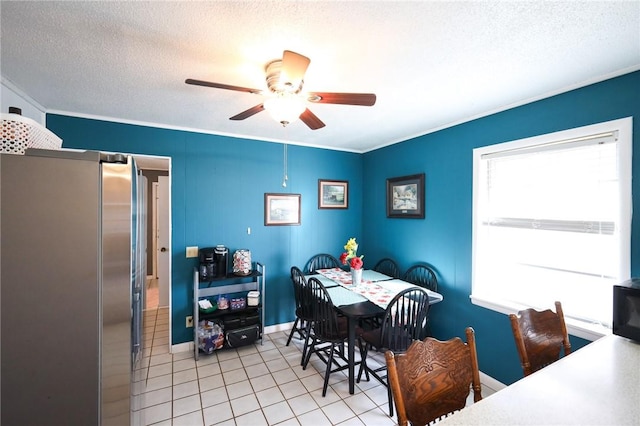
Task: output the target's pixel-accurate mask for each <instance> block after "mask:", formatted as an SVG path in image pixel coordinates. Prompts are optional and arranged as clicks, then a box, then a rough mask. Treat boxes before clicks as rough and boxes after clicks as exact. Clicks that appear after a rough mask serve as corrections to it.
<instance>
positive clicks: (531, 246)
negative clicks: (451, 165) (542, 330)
mask: <svg viewBox="0 0 640 426" xmlns="http://www.w3.org/2000/svg"><path fill="white" fill-rule="evenodd" d="M631 124H632V120H631V118H625V119H621V120H615V121H610V122H606V123H601V124H596V125H592V126H586V127H581V128H576V129H571V130H567V131H563V132H557V133H552V134H548V135H543V136H538V137H534V138H528V139H522V140H518V141H513V142H506V143H502V144H498V145H493V146H488V147H483V148H478V149H475V150H474V153H473V166H474V172H473V173H474V175H473V176H474V188H473V192H474V194H473V195H474V200H473V282H472V295H471V298H472V301H473V303H475V304H477V305H481V306H485V307H488V308H491V309H494V310H497V311H499V312H503V313H509V312H515V311H517V310H519V309H524V308H527V307H534V308H536V309H540V308H551V307H552V306H553V302H554V301H555V300H559V301H561V302H562V308H563V311H564V314H565V317H566V319H567V325H568V326H569V328H570V331H571V333H572V334H575V335H578V336H580V337H585V338H588V339H591V340H593V338H597V337H598V336H600V335H602V334H603V333H604V332H606V328H610V327H611V319H612V289H611V287H612V286H613V285H614V284H618V283H620V282H621V281H624V280H625V279H628V278H629V276H630V250H631V248H630V241H631V206H632V202H631V144H632V143H631ZM599 329H600V330H599ZM603 330H604V331H603Z"/></svg>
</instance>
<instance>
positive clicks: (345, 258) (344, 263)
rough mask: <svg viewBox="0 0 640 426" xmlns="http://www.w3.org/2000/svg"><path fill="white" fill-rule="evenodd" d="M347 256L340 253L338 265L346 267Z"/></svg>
mask: <svg viewBox="0 0 640 426" xmlns="http://www.w3.org/2000/svg"><path fill="white" fill-rule="evenodd" d="M347 256H348V254H347V253H342V254H341V255H340V263H342V264H343V265H346V264H347Z"/></svg>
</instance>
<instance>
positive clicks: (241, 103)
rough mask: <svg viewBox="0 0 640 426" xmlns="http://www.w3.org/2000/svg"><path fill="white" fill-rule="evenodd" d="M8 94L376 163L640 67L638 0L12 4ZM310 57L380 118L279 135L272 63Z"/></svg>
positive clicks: (342, 115)
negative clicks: (428, 136) (267, 75)
mask: <svg viewBox="0 0 640 426" xmlns="http://www.w3.org/2000/svg"><path fill="white" fill-rule="evenodd" d="M0 19H1V21H0V29H1V37H2V38H1V39H0V43H1V44H0V47H1V58H0V60H1V62H0V71H1V74H2V78H3V81H4V82H7V84H10V85H11V86H12V87H15V88H17V89H18V90H20V91H22V92H23V93H24V94H27V95H28V96H30V97H31V98H33V99H34V100H36V101H37V102H38V103H40V104H41V105H42V106H44V107H45V108H46V109H47V111H48V112H59V113H69V114H74V115H75V114H78V115H83V116H95V117H98V118H104V119H113V120H119V121H125V122H138V123H148V124H151V125H160V126H168V127H175V128H180V129H193V130H197V131H203V132H208V133H215V134H222V135H232V136H233V135H237V136H240V137H249V138H254V139H261V140H267V141H287V142H290V143H298V144H303V145H310V146H321V147H325V148H330V149H340V150H351V151H355V152H365V151H367V150H371V149H373V148H376V147H380V146H385V145H388V144H391V143H395V142H398V141H401V140H406V139H408V138H411V137H413V136H418V135H422V134H425V133H429V132H432V131H434V130H437V129H440V128H443V127H447V126H450V125H452V124H456V123H460V122H463V121H466V120H469V119H471V118H475V117H479V116H483V115H486V114H489V113H491V112H496V111H499V110H503V109H506V108H508V107H512V106H514V105H519V104H522V103H525V102H528V101H531V100H535V99H540V98H542V97H546V96H549V95H552V94H556V93H559V92H562V91H565V90H568V89H572V88H576V87H580V86H583V85H586V84H590V83H593V82H596V81H600V80H603V79H606V78H609V77H612V76H615V75H619V74H623V73H626V72H629V71H633V70H637V69H640V1H627V2H622V1H604V2H594V1H571V2H569V1H562V2H547V1H545V2H539V1H534V2H496V1H491V2H488V1H487V2H431V1H423V2H420V1H412V2H398V1H372V2H346V1H344V2H335V1H333V2H306V1H304V2H303V1H295V2H290V1H287V2H285V1H272V2H269V1H259V2H257V1H253V2H252V1H249V2H240V1H233V2H218V1H208V2H191V1H182V2H160V1H157V2H141V1H125V2H106V1H98V2H90V1H77V2H70V1H61V2H57V1H43V2H35V1H11V2H8V1H2V2H1V3H0ZM285 49H288V50H293V51H296V52H299V53H302V54H303V55H306V56H308V57H309V58H311V65H310V66H309V69H308V71H307V74H306V77H305V89H306V90H309V91H327V92H366V93H370V92H373V93H375V94H376V95H377V97H378V98H377V103H376V105H375V106H373V107H360V106H345V105H327V104H310V106H309V108H310V109H311V110H312V111H313V112H314V113H315V114H316V115H317V116H318V117H319V118H320V119H321V120H322V121H324V123H325V124H326V127H324V128H322V129H320V130H315V131H312V130H310V129H308V128H307V127H306V126H305V125H304V124H303V123H302V122H300V121H297V122H295V123H292V124H291V125H289V126H288V127H287V128H282V126H280V125H279V124H278V123H276V122H275V121H273V120H272V119H271V117H270V116H269V115H268V114H267V113H266V112H261V113H259V114H257V115H254V116H253V117H250V118H248V119H246V120H244V121H231V120H229V117H231V116H233V115H235V114H237V113H239V112H241V111H244V110H246V109H248V108H250V107H252V106H254V105H256V104H260V103H261V102H262V97H261V96H260V95H254V94H249V93H241V92H234V91H228V90H221V89H212V88H206V87H198V86H191V85H186V84H185V83H184V80H185V79H186V78H194V79H200V80H209V81H215V82H218V83H225V84H231V85H237V86H245V87H255V88H258V89H263V88H265V87H266V84H265V81H264V66H265V65H266V64H267V63H268V62H270V61H271V60H274V59H279V58H281V56H282V51H283V50H285Z"/></svg>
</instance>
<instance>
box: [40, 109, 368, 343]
mask: <svg viewBox="0 0 640 426" xmlns="http://www.w3.org/2000/svg"><path fill="white" fill-rule="evenodd" d="M47 127H48V128H49V129H50V130H52V131H53V132H54V133H55V134H57V135H58V136H59V137H61V138H62V139H63V147H64V148H77V149H93V150H104V151H114V152H129V153H137V154H147V155H162V156H168V157H171V160H172V169H171V189H172V192H171V196H172V199H171V215H172V233H171V235H172V247H171V249H172V273H171V276H172V287H171V290H172V294H171V297H172V299H171V303H172V308H173V310H172V343H173V344H178V343H182V342H187V341H189V340H191V339H192V336H193V335H192V329H187V328H185V327H184V322H185V321H184V318H185V316H187V315H191V314H192V307H191V303H192V300H193V299H192V297H193V291H192V276H193V268H194V267H196V265H197V259H187V258H186V257H185V247H187V246H198V247H208V246H214V245H216V244H224V245H225V246H227V247H228V248H229V251H230V253H233V251H234V250H236V249H249V250H251V258H252V260H253V261H259V262H261V263H264V264H265V265H266V268H267V290H266V292H265V298H266V305H267V310H266V325H267V326H268V325H273V324H280V323H286V322H290V321H293V320H294V318H295V316H294V300H293V289H292V286H291V281H290V279H289V268H290V267H291V266H292V265H297V266H299V267H300V268H303V267H304V265H305V263H306V261H307V260H308V259H309V258H310V257H311V256H312V255H314V254H316V253H319V252H327V253H333V254H335V255H336V256H337V255H339V254H340V252H341V250H342V246H343V245H344V244H345V242H346V241H347V239H348V238H349V237H351V236H355V237H360V235H361V232H362V229H361V226H362V225H361V223H362V220H361V217H362V195H361V191H360V188H362V156H361V155H359V154H353V153H345V152H338V151H329V150H322V149H317V148H305V147H300V146H289V147H288V151H289V152H288V157H289V165H288V177H289V181H288V185H287V188H286V191H285V188H283V187H282V177H283V176H282V175H283V146H282V145H281V144H277V143H266V142H258V141H254V140H247V139H235V138H229V137H222V136H213V135H206V134H199V133H193V132H183V131H175V130H166V129H158V128H152V127H144V126H135V125H129V124H121V123H113V122H106V121H98V120H89V119H84V118H74V117H68V116H62V115H54V114H50V115H48V116H47ZM318 179H332V180H347V181H349V184H350V188H352V190H351V191H350V197H349V209H347V210H319V209H318V198H317V191H318ZM266 192H269V193H271V192H273V193H284V192H287V193H298V194H301V199H302V209H301V212H302V213H301V225H300V226H264V193H266ZM247 227H251V235H247Z"/></svg>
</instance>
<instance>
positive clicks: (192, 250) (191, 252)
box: [187, 246, 198, 257]
mask: <svg viewBox="0 0 640 426" xmlns="http://www.w3.org/2000/svg"><path fill="white" fill-rule="evenodd" d="M187 257H198V247H197V246H194V247H187Z"/></svg>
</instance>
